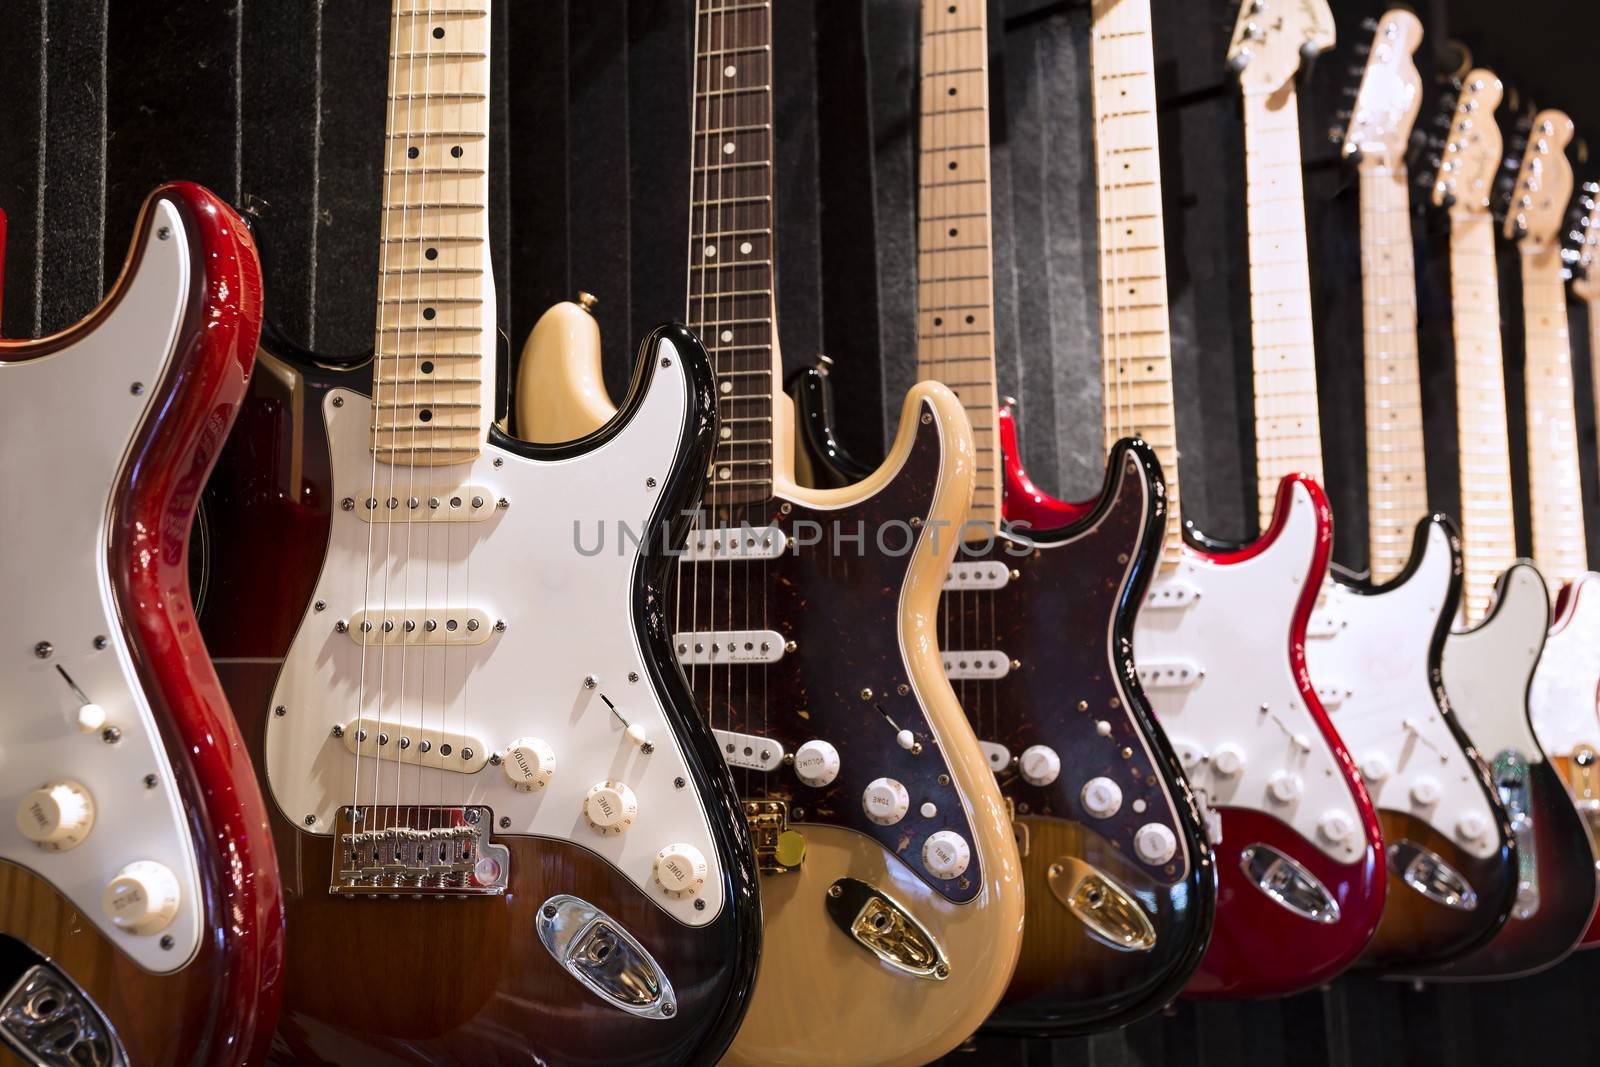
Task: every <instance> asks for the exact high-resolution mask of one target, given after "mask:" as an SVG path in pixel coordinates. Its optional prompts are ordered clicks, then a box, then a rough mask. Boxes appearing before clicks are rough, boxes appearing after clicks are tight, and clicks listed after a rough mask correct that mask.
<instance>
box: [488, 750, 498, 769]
mask: <svg viewBox="0 0 1600 1067" xmlns="http://www.w3.org/2000/svg"><path fill="white" fill-rule="evenodd" d="M489 763H490V764H491V765H492V766H495V767H498V766H500V753H498V752H491V753H489Z"/></svg>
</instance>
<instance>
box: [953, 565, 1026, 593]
mask: <svg viewBox="0 0 1600 1067" xmlns="http://www.w3.org/2000/svg"><path fill="white" fill-rule="evenodd" d="M1009 581H1011V568H1010V567H1007V566H1006V565H1005V564H1004V563H997V562H995V561H993V560H985V561H981V562H977V563H960V562H957V563H953V564H951V566H950V570H949V572H948V573H946V574H945V576H944V591H945V592H947V593H948V592H951V591H952V590H954V591H956V592H960V591H961V590H963V589H1004V588H1005V587H1006V583H1007V582H1009Z"/></svg>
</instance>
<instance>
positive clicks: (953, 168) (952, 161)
mask: <svg viewBox="0 0 1600 1067" xmlns="http://www.w3.org/2000/svg"><path fill="white" fill-rule="evenodd" d="M947 166H948V167H949V168H950V169H951V170H955V169H956V161H955V160H953V159H952V160H951V161H950V162H949V163H948V164H947Z"/></svg>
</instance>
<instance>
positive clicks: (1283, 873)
mask: <svg viewBox="0 0 1600 1067" xmlns="http://www.w3.org/2000/svg"><path fill="white" fill-rule="evenodd" d="M1239 867H1240V869H1241V870H1243V871H1244V876H1245V877H1246V878H1248V879H1250V883H1251V884H1252V885H1254V886H1255V887H1256V888H1257V889H1259V890H1261V892H1263V893H1265V894H1266V895H1267V896H1268V897H1270V898H1271V899H1273V900H1275V901H1277V903H1278V904H1280V905H1282V906H1283V907H1284V908H1286V909H1288V910H1289V911H1292V912H1294V913H1295V914H1296V915H1298V916H1300V917H1301V918H1302V919H1310V920H1311V921H1312V922H1315V923H1322V924H1324V925H1332V924H1333V923H1336V922H1338V921H1339V902H1338V901H1337V900H1335V899H1334V897H1333V894H1332V893H1330V892H1328V887H1327V886H1325V885H1323V884H1322V882H1321V880H1319V879H1318V878H1317V876H1316V875H1314V874H1312V873H1311V872H1310V871H1308V870H1306V869H1305V868H1304V867H1302V866H1301V865H1300V864H1299V863H1297V862H1296V861H1294V860H1293V859H1291V858H1289V857H1288V856H1286V855H1285V854H1284V853H1282V852H1279V851H1278V850H1277V849H1275V848H1273V847H1272V846H1271V845H1263V844H1255V845H1250V846H1249V847H1247V848H1245V849H1244V850H1243V851H1242V852H1240V854H1239Z"/></svg>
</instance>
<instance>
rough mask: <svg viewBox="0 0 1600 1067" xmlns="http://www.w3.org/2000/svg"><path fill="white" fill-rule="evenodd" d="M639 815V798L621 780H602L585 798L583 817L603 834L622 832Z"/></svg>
mask: <svg viewBox="0 0 1600 1067" xmlns="http://www.w3.org/2000/svg"><path fill="white" fill-rule="evenodd" d="M638 815H639V798H638V797H636V796H634V795H633V790H632V789H629V788H628V787H627V786H626V785H624V784H623V783H621V782H601V783H600V784H599V785H597V786H595V787H594V788H592V789H590V790H589V795H588V796H586V797H584V798H583V817H584V818H585V819H588V820H589V825H590V826H592V827H594V828H595V829H596V830H599V831H600V832H601V833H603V834H620V833H622V831H624V830H626V829H627V828H628V827H630V826H632V825H633V820H634V819H635V818H637V817H638Z"/></svg>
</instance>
